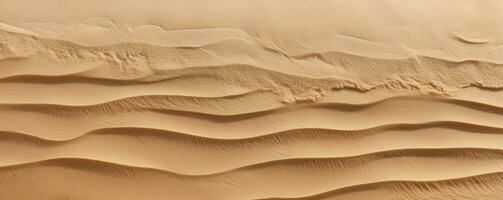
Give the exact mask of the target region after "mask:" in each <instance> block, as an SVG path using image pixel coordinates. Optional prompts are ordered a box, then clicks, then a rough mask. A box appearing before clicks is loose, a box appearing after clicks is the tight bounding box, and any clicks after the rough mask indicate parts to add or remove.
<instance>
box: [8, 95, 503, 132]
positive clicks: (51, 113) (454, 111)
mask: <svg viewBox="0 0 503 200" xmlns="http://www.w3.org/2000/svg"><path fill="white" fill-rule="evenodd" d="M502 112H503V110H501V109H498V108H494V107H491V106H489V105H483V106H481V105H479V104H473V103H467V102H462V101H457V100H445V101H444V100H442V101H436V100H434V99H424V98H396V99H390V100H385V101H382V102H380V103H377V104H370V105H363V106H360V105H345V104H320V105H316V104H313V105H311V104H305V106H304V107H302V106H301V107H300V109H296V108H295V107H290V108H289V107H287V108H285V109H281V110H279V111H264V112H256V113H253V112H252V113H249V114H243V115H234V116H216V115H206V114H200V113H191V112H185V111H173V110H166V109H147V110H134V109H132V108H131V107H127V106H125V107H120V109H110V108H109V107H103V108H99V109H85V108H75V109H68V107H67V108H64V109H62V108H58V107H53V108H50V107H47V106H39V107H37V106H36V105H32V106H28V105H11V106H9V105H4V106H3V108H2V112H1V113H0V117H2V118H5V120H6V124H5V125H4V127H3V130H13V131H19V132H29V133H32V134H34V135H38V136H41V137H48V138H53V137H54V136H55V135H60V136H61V135H65V136H66V137H64V138H73V137H75V136H77V135H81V134H83V133H85V132H89V131H92V130H95V129H100V128H107V127H124V126H129V127H145V128H159V129H169V130H173V131H176V132H187V133H193V134H195V135H202V136H211V137H218V136H220V137H221V136H223V134H224V135H225V137H229V138H232V137H235V138H240V137H250V136H253V135H260V132H261V133H264V132H265V133H271V132H278V131H282V130H288V129H297V128H328V129H344V130H355V129H365V128H370V127H375V126H381V125H385V124H395V123H425V122H432V121H458V122H465V123H475V124H480V125H484V126H493V127H500V124H501V120H502V118H501V114H502ZM133 116H134V117H133ZM41 119H43V120H44V121H45V123H44V124H41V125H40V127H39V128H36V129H33V128H30V126H25V125H26V124H31V123H34V122H37V121H39V120H41ZM77 119H78V120H77ZM284 119H289V120H284ZM362 119H368V120H363V121H362ZM9 121H11V123H7V122H9ZM307 122H309V123H307ZM257 124H261V127H260V130H259V129H257V127H256V125H257ZM42 127H43V129H40V128H42ZM231 133H232V134H231ZM50 135H52V136H50ZM231 135H232V136H231Z"/></svg>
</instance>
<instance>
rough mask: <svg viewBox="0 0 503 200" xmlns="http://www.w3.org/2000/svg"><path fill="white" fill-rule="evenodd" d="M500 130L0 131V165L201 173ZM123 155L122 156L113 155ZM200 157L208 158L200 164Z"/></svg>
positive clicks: (435, 143)
mask: <svg viewBox="0 0 503 200" xmlns="http://www.w3.org/2000/svg"><path fill="white" fill-rule="evenodd" d="M502 133H503V131H502V129H497V128H491V127H481V126H477V125H471V124H462V123H454V122H443V123H431V124H397V125H389V126H384V127H376V128H372V129H367V130H359V131H343V130H324V129H299V130H289V131H284V132H278V133H271V134H268V135H262V136H257V137H252V138H242V139H217V138H205V137H199V136H194V135H190V134H185V133H175V132H170V131H165V130H154V129H144V128H112V129H102V130H95V131H92V132H89V133H86V134H84V135H82V136H79V137H77V138H73V139H71V140H65V141H54V140H47V139H43V138H38V137H36V136H31V135H28V134H24V133H15V132H3V133H2V134H0V138H1V139H0V141H1V142H0V152H5V153H6V155H5V156H1V154H2V153H0V157H3V159H1V160H0V164H3V165H7V164H16V163H20V162H29V161H33V160H38V159H52V158H59V157H79V158H88V159H95V160H105V161H110V162H115V163H121V164H128V163H130V165H137V166H143V167H154V168H162V169H169V170H170V171H176V172H183V173H188V174H201V173H211V172H217V171H223V170H226V169H227V170H228V169H229V168H237V167H240V166H244V165H250V164H254V163H259V162H266V161H272V160H276V159H289V158H298V157H341V156H356V155H361V154H367V153H372V152H378V151H387V150H394V149H410V148H461V147H477V148H494V149H501V148H503V146H502V145H501V142H499V141H500V140H501V139H502V138H503V136H502V135H501V134H502ZM442 138H445V139H446V140H443V139H442ZM389 140H393V143H390V142H389ZM90 146H92V147H93V148H92V149H89V148H88V147H90ZM112 147H113V148H112ZM12 152H19V153H12ZM21 152H22V153H21ZM172 152H173V153H172ZM124 154H126V155H128V157H123V156H121V155H124ZM185 155H191V156H190V157H186V156H185ZM208 162H209V163H214V164H213V165H211V166H207V165H205V163H208Z"/></svg>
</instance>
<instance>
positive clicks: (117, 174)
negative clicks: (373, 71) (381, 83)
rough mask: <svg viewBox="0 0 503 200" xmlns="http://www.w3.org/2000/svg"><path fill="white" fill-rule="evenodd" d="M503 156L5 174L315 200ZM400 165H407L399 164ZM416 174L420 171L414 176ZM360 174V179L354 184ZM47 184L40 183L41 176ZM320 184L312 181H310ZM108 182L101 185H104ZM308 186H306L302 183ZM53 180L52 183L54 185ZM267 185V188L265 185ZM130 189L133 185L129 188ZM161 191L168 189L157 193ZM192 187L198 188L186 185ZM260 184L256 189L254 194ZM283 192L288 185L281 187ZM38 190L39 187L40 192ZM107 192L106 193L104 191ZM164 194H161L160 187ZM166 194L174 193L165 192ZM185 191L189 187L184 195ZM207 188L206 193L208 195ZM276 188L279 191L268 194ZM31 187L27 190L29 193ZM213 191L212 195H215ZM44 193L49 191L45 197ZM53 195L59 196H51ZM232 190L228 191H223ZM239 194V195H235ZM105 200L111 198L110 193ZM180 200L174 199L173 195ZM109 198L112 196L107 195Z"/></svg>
mask: <svg viewBox="0 0 503 200" xmlns="http://www.w3.org/2000/svg"><path fill="white" fill-rule="evenodd" d="M502 162H503V154H502V153H501V151H493V150H481V149H479V150H476V149H466V150H460V149H451V150H438V149H437V150H406V151H404V150H400V151H390V152H386V153H380V154H379V153H378V154H369V155H366V156H360V157H359V159H356V160H355V159H354V158H340V159H339V158H338V159H290V160H281V161H273V162H269V163H262V164H257V165H253V166H248V167H244V168H239V169H235V170H232V171H228V172H223V173H219V174H213V175H204V176H187V175H181V174H177V173H172V172H167V171H163V170H156V169H148V168H137V167H130V166H124V165H117V164H112V163H108V162H102V161H93V160H87V159H75V158H62V159H54V160H46V161H41V162H35V163H26V164H21V165H15V166H5V167H2V168H1V170H0V177H2V180H6V181H5V182H2V183H9V184H10V183H13V182H16V181H15V180H19V179H23V180H25V179H26V178H27V177H30V180H38V179H39V177H40V175H42V174H46V173H48V172H49V171H52V172H53V173H51V174H52V178H51V179H49V180H46V182H45V184H47V186H49V185H50V186H51V187H52V186H60V185H61V184H67V183H68V181H72V180H75V179H76V178H77V177H80V178H79V180H80V181H79V182H80V183H83V184H84V185H78V184H79V183H77V185H76V184H74V185H75V186H76V187H72V188H71V191H72V192H71V194H75V193H80V195H82V196H80V195H79V196H78V198H92V196H88V195H93V194H95V193H91V194H88V195H84V194H82V192H83V191H87V190H89V189H94V190H95V191H102V189H103V188H106V189H107V191H109V192H110V194H115V195H118V194H120V195H119V196H121V197H125V198H127V197H130V198H134V197H138V196H136V195H132V196H129V195H131V194H130V193H136V192H138V190H144V189H146V188H150V189H148V190H147V191H150V192H151V193H152V194H155V196H157V197H168V196H171V195H175V196H176V195H184V197H187V198H196V199H200V198H202V196H204V197H206V198H207V199H215V198H222V199H232V198H236V197H238V196H239V198H240V199H250V198H267V197H273V196H276V197H292V196H308V195H313V194H317V193H321V192H324V191H328V190H330V189H334V188H345V187H350V186H352V185H361V184H367V183H372V182H382V181H394V180H415V181H432V180H441V179H453V178H460V177H466V176H475V175H479V174H486V173H496V172H501V170H502V168H501V166H502ZM396 163H400V165H399V166H400V167H393V166H396ZM410 170H414V171H415V173H414V174H411V173H410ZM356 174H359V177H360V178H357V179H355V178H354V177H355V175H356ZM40 178H41V177H40ZM314 179H316V180H318V181H314V182H311V181H306V180H314ZM98 180H101V181H98ZM302 180H304V181H302ZM47 181H49V182H47ZM131 181H133V182H136V183H139V184H140V183H141V187H140V188H136V189H133V188H130V187H129V186H124V184H123V183H127V182H131ZM17 183H18V184H16V185H15V186H14V187H10V188H11V190H4V191H3V192H5V193H3V192H2V196H6V197H9V196H11V195H13V194H12V192H16V191H18V190H19V189H21V187H22V188H24V189H25V191H30V193H29V194H30V196H32V195H42V196H40V197H43V196H45V195H71V194H70V193H68V192H63V191H61V190H58V189H57V187H56V188H54V187H53V189H47V186H45V187H44V186H42V185H40V184H42V183H41V182H37V181H26V182H17ZM266 183H267V184H266ZM126 185H127V184H126ZM155 185H162V186H163V187H162V188H164V189H161V188H160V187H155ZM188 185H190V186H191V187H187V186H188ZM251 186H253V187H254V188H255V191H261V193H260V194H257V193H256V192H252V191H249V190H248V189H245V188H249V187H251ZM280 186H281V187H280ZM36 188H38V189H36ZM99 188H102V189H99ZM156 188H158V189H156ZM166 188H170V189H169V190H166ZM183 188H185V189H183ZM205 188H206V189H205ZM267 188H274V190H271V189H267ZM26 189H28V190H26ZM208 189H209V190H208ZM40 191H44V192H45V193H40ZM48 191H53V192H49V193H48ZM223 191H225V194H224V193H221V192H223ZM199 195H201V196H199ZM236 195H238V196H236ZM105 196H106V195H105ZM172 197H173V196H172ZM103 198H106V197H103Z"/></svg>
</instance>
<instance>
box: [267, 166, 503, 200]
mask: <svg viewBox="0 0 503 200" xmlns="http://www.w3.org/2000/svg"><path fill="white" fill-rule="evenodd" d="M502 185H503V174H502V173H500V172H499V173H490V174H480V175H476V176H469V177H463V178H456V179H448V180H437V181H386V182H376V183H368V184H362V185H355V186H350V187H347V188H341V189H336V190H332V191H329V192H325V193H321V194H316V195H313V196H306V197H298V198H295V197H294V198H267V199H263V200H287V199H290V200H295V199H297V200H301V199H302V200H309V199H312V200H314V199H316V200H321V199H326V200H350V199H351V200H357V199H365V198H368V197H369V196H371V197H372V199H375V200H392V199H393V200H398V199H401V200H402V199H403V200H405V199H452V200H466V199H487V200H497V199H499V198H500V196H501V194H502V193H503V187H501V186H502Z"/></svg>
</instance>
